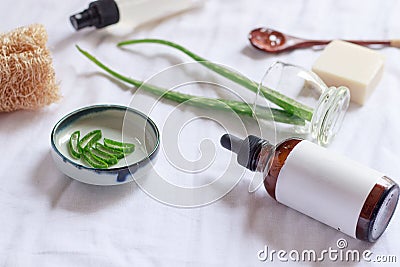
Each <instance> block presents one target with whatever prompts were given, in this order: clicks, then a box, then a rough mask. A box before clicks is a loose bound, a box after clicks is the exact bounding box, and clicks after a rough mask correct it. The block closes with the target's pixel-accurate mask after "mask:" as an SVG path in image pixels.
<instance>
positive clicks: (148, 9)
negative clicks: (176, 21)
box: [70, 0, 203, 34]
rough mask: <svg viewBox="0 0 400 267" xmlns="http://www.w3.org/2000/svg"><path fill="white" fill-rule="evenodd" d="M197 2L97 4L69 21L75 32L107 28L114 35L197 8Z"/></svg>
mask: <svg viewBox="0 0 400 267" xmlns="http://www.w3.org/2000/svg"><path fill="white" fill-rule="evenodd" d="M202 2H203V1H201V0H116V1H114V0H97V1H94V2H92V3H90V4H89V7H88V8H87V9H85V10H84V11H82V12H80V13H77V14H74V15H72V16H71V17H70V21H71V23H72V26H73V27H74V28H75V29H76V30H80V29H83V28H86V27H91V26H94V27H96V28H98V29H100V28H104V27H107V26H110V25H113V26H112V27H110V30H112V31H113V32H115V33H118V34H122V33H128V32H130V31H132V30H133V29H135V28H136V27H138V26H140V25H143V24H146V23H149V22H153V21H157V20H160V19H163V18H166V17H169V16H172V15H174V14H178V13H180V12H183V11H186V10H189V9H192V8H195V7H198V6H200V5H201V3H202ZM114 24H115V25H114Z"/></svg>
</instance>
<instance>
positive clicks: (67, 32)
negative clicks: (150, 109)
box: [0, 0, 400, 267]
mask: <svg viewBox="0 0 400 267" xmlns="http://www.w3.org/2000/svg"><path fill="white" fill-rule="evenodd" d="M87 4H88V1H79V0H74V1H72V0H71V1H51V0H40V1H22V0H13V1H11V0H3V1H2V8H1V9H0V18H1V20H2V22H1V24H0V30H1V31H8V30H11V29H12V28H15V27H18V26H21V25H27V24H31V23H36V22H38V23H42V24H44V25H45V26H46V28H47V30H48V33H49V42H48V45H49V47H50V49H51V51H52V53H53V59H54V67H55V69H56V75H57V79H58V80H59V81H60V87H61V92H62V95H63V99H62V100H61V101H60V102H59V103H57V104H53V105H51V106H50V107H48V108H44V109H43V110H40V111H36V112H30V111H18V112H13V113H3V114H0V125H1V129H0V140H1V141H2V147H1V151H2V159H1V161H0V170H1V171H0V174H1V186H0V211H1V212H0V229H1V237H0V265H1V266H43V267H44V266H59V267H62V266H98V267H100V266H262V265H265V264H270V262H261V261H259V260H258V258H257V253H258V252H259V251H260V250H262V249H264V246H265V245H267V246H268V248H269V249H270V250H280V249H282V250H286V251H288V252H289V251H290V250H298V251H300V252H301V251H302V250H306V249H308V250H310V249H314V250H316V251H317V252H320V251H322V250H324V249H328V248H329V247H332V248H333V249H337V245H336V242H337V240H338V239H339V238H344V239H346V240H347V242H348V247H347V248H348V249H355V250H358V251H361V252H362V251H364V250H366V249H370V250H371V251H372V252H373V255H394V256H396V257H397V262H399V261H400V253H399V240H400V223H399V222H400V219H399V218H400V216H399V211H397V212H396V213H395V215H394V217H393V219H392V221H391V223H390V225H389V227H388V229H387V231H386V232H385V233H384V235H383V236H382V237H381V239H380V240H379V241H378V242H377V243H375V244H374V245H370V244H367V243H365V242H362V241H358V240H355V239H352V238H350V237H348V236H346V235H344V234H342V233H340V232H338V231H336V230H334V229H331V228H329V227H327V226H325V225H323V224H321V223H319V222H317V221H315V220H312V219H310V218H308V217H306V216H304V215H302V214H300V213H298V212H296V211H294V210H291V209H289V208H287V207H285V206H283V205H280V204H279V203H277V202H275V201H274V200H272V198H270V197H269V196H267V193H266V192H265V191H264V189H263V188H260V189H259V190H258V191H257V192H256V193H253V194H249V193H248V190H247V187H248V183H249V181H248V179H242V180H241V181H240V182H239V183H238V184H237V186H236V187H235V188H234V189H233V190H232V191H231V192H230V193H228V194H227V195H226V196H225V197H223V198H222V199H220V200H219V201H216V202H215V203H213V204H210V205H206V206H203V207H201V208H193V209H182V208H175V207H171V206H167V205H164V204H162V203H160V202H158V201H156V200H155V199H153V198H151V197H150V196H148V195H147V194H146V193H144V192H143V191H142V190H141V189H140V188H138V186H137V185H136V184H135V183H130V184H126V185H123V186H116V187H99V186H91V185H86V184H83V183H80V182H77V181H75V180H72V179H70V178H68V177H66V176H64V175H63V174H62V173H60V172H59V171H58V170H57V169H56V167H55V165H54V164H53V162H52V159H51V156H50V153H49V151H50V149H51V148H50V132H51V130H52V127H53V126H54V124H55V123H56V122H57V121H58V120H59V119H60V118H61V117H62V116H64V115H65V114H67V113H69V112H71V111H73V110H75V109H77V108H79V107H82V106H87V105H91V104H98V103H113V104H120V105H129V102H130V99H131V97H132V92H131V91H130V90H129V89H130V87H128V86H126V85H123V84H121V83H119V82H116V81H115V80H113V79H109V78H108V76H106V75H104V74H103V72H101V71H99V69H98V68H97V67H96V66H94V65H93V64H92V63H91V62H89V61H88V60H87V59H85V58H84V57H83V56H82V55H81V54H79V53H78V51H77V50H76V48H75V44H79V45H80V46H81V47H82V48H84V49H87V50H88V51H90V52H91V53H93V54H94V55H96V56H97V57H98V58H99V59H101V60H102V61H104V62H105V63H107V64H108V65H109V66H112V67H114V69H116V70H119V71H120V72H122V73H125V74H126V75H128V76H132V77H135V78H138V79H147V78H149V77H151V76H152V75H154V74H156V73H158V72H159V71H161V70H163V69H164V68H166V67H168V66H171V65H174V64H177V63H181V62H191V60H190V59H188V58H187V57H186V56H185V55H182V54H181V53H179V52H176V51H174V50H172V49H170V48H166V47H162V46H155V45H137V46H136V47H135V48H133V47H132V48H130V49H129V51H123V50H120V49H118V48H117V47H116V46H115V44H116V43H117V42H118V41H122V40H126V39H133V38H143V37H151V38H165V39H168V40H172V41H175V42H177V43H180V44H182V45H184V46H185V47H187V48H190V49H191V50H193V51H195V52H196V53H198V54H199V55H202V56H204V57H205V58H207V59H209V60H212V61H216V62H220V63H223V64H226V65H228V66H231V67H232V68H235V69H237V70H240V71H241V72H242V73H244V74H246V75H247V76H248V77H250V78H252V79H254V80H256V81H259V80H260V79H261V77H262V75H263V73H264V71H265V70H266V68H267V66H269V65H270V64H271V63H272V62H273V61H275V60H277V59H279V60H282V61H285V62H290V63H293V64H298V65H301V66H304V67H306V68H311V65H312V63H313V62H314V60H315V59H316V58H317V57H318V55H319V53H320V52H319V51H313V50H311V49H305V50H297V51H294V52H291V53H284V54H280V55H267V54H264V53H262V52H259V51H256V50H255V49H253V48H252V47H251V46H250V45H249V43H248V41H247V34H248V32H249V31H250V30H251V29H253V28H255V27H259V26H269V27H272V28H276V29H278V30H281V31H283V32H286V33H289V34H293V35H297V36H301V37H308V38H350V39H357V38H359V39H386V38H398V37H399V36H400V27H399V26H398V14H399V13H400V1H395V0H393V1H379V0H375V1H361V0H357V1H344V0H340V1H333V0H329V1H317V0H312V1H295V0H290V1H262V0H254V1H245V0H240V1H228V0H221V1H208V2H206V3H205V5H204V7H203V8H201V9H198V10H193V11H191V12H186V13H183V14H181V15H179V16H175V17H172V18H169V19H167V20H163V21H162V22H160V23H158V24H157V23H156V24H151V25H148V26H144V27H141V28H139V29H137V30H136V31H135V32H133V33H132V34H130V35H129V36H125V37H118V36H112V35H109V34H108V33H107V32H105V31H95V30H82V31H80V32H74V30H73V28H72V26H71V25H70V23H69V21H68V17H69V15H71V14H74V13H75V12H77V11H81V10H82V9H83V8H86V7H87ZM155 8H156V7H155ZM380 52H381V53H382V54H384V55H385V56H386V66H385V73H384V76H383V79H382V81H381V82H380V84H379V85H378V88H377V89H376V91H375V92H374V93H373V95H372V96H371V98H370V99H369V101H368V102H367V104H366V105H365V106H364V107H361V108H360V107H357V106H355V105H351V107H350V109H349V111H348V114H347V117H346V118H345V121H344V124H343V127H342V129H341V131H340V133H339V135H338V136H337V138H336V139H335V141H334V142H333V143H332V145H331V146H330V147H329V149H331V150H334V151H337V152H339V153H342V154H344V155H347V156H348V157H350V158H352V159H355V160H357V161H359V162H361V163H363V164H366V165H368V166H371V167H373V168H375V169H377V170H379V171H382V172H384V173H387V174H388V176H390V177H393V178H394V179H397V181H398V182H400V180H399V179H400V169H399V168H398V165H397V164H398V163H399V162H400V156H399V152H398V150H400V139H399V137H398V132H399V131H400V125H399V123H398V117H399V116H400V105H399V99H400V80H399V78H398V77H399V74H400V67H399V64H398V62H399V53H400V52H399V50H398V49H395V48H385V49H382V50H381V51H380ZM209 95H210V96H211V97H213V96H215V94H213V93H212V92H210V94H209ZM143 99H144V101H149V103H151V101H154V98H153V97H152V96H149V95H148V96H146V97H144V98H143ZM158 108H159V109H160V112H158V113H157V114H154V116H152V117H153V118H154V120H155V121H156V122H157V121H159V120H162V118H163V116H164V115H165V114H167V112H169V111H170V110H171V109H172V103H171V102H163V103H161V104H160V106H159V107H158ZM139 109H140V107H139ZM187 112H193V109H186V108H182V114H185V113H187ZM195 123H196V124H194V125H193V126H192V127H189V128H188V129H187V133H185V134H184V135H183V136H184V137H182V138H183V139H182V142H183V146H184V145H186V148H184V149H183V150H184V151H183V154H185V153H187V154H185V155H187V157H188V158H190V159H196V157H198V156H199V155H198V149H197V147H198V144H200V140H201V139H202V138H204V137H213V140H218V138H219V136H220V135H221V133H222V132H223V131H222V130H221V129H220V128H218V127H216V126H215V125H213V126H209V124H210V122H208V121H202V120H200V121H196V122H195ZM159 126H160V128H161V125H159ZM199 129H201V130H199ZM216 129H219V130H216ZM185 138H188V139H185ZM185 140H186V141H185ZM185 142H186V143H185ZM193 142H194V143H193ZM193 144H194V145H193ZM188 146H190V147H188ZM217 146H218V144H217ZM196 153H197V154H196ZM216 153H217V156H216V159H215V164H218V162H219V161H220V160H223V158H224V157H228V156H229V153H228V152H227V151H224V150H222V149H221V148H220V147H217V148H216ZM157 164H159V165H160V166H161V167H163V166H164V167H166V166H169V165H168V162H167V161H166V160H165V157H164V156H163V152H162V151H160V155H159V159H158V161H157ZM166 175H167V176H168V177H171V179H172V178H174V177H175V176H179V171H178V170H176V169H173V168H171V169H168V171H167V173H166ZM238 175H240V173H238ZM249 175H250V173H249V172H246V173H245V178H246V177H247V176H249ZM211 178H212V177H211V176H210V177H204V176H202V175H199V176H196V175H193V176H192V177H191V178H190V179H191V180H190V181H189V182H185V181H183V182H182V183H188V184H190V183H192V184H198V183H200V184H201V183H204V182H205V181H207V179H211ZM196 179H201V182H198V181H197V180H196ZM325 262H326V263H332V262H331V261H329V260H326V261H325ZM273 263H274V264H279V263H280V261H279V260H277V258H274V261H273ZM289 263H292V264H293V262H290V261H289ZM281 264H282V265H283V264H286V263H281ZM299 264H302V265H314V264H316V263H310V262H301V263H299ZM354 265H357V266H363V265H366V263H365V261H362V260H361V261H360V262H359V263H357V262H356V263H354ZM376 266H380V264H378V263H376ZM392 266H395V264H393V265H392Z"/></svg>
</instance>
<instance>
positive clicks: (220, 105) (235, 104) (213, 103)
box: [76, 46, 305, 125]
mask: <svg viewBox="0 0 400 267" xmlns="http://www.w3.org/2000/svg"><path fill="white" fill-rule="evenodd" d="M76 47H77V49H78V50H79V51H80V52H81V53H82V54H83V55H84V56H86V57H87V58H88V59H89V60H90V61H92V62H93V63H95V64H96V65H97V66H99V67H100V68H101V69H103V70H104V71H106V72H107V73H109V74H110V75H112V76H113V77H115V78H117V79H119V80H121V81H124V82H126V83H129V84H132V85H134V86H135V87H138V88H139V87H141V88H142V89H143V90H145V91H146V92H150V93H153V94H155V95H158V96H161V97H163V98H165V99H168V100H172V101H174V102H178V103H185V104H187V105H192V106H197V107H201V108H209V109H216V110H223V111H231V112H232V111H234V112H236V113H237V114H238V115H244V116H250V117H257V118H259V119H265V120H274V121H276V122H281V123H287V124H293V125H304V124H305V121H304V119H302V118H300V117H298V116H296V115H294V114H292V113H290V112H287V111H285V110H281V109H275V108H271V109H270V111H269V110H267V111H266V112H261V109H259V108H257V109H256V114H254V112H253V110H252V109H251V107H250V106H249V105H248V104H247V103H244V102H240V101H234V100H225V99H215V98H206V97H199V96H193V95H189V94H183V93H179V92H175V91H168V90H165V89H163V88H160V87H157V86H154V85H150V84H147V83H143V82H142V81H139V80H135V79H132V78H129V77H127V76H124V75H122V74H120V73H118V72H116V71H114V70H112V69H110V68H109V67H107V66H106V65H104V64H103V63H101V62H100V61H99V60H97V59H96V58H95V57H94V56H93V55H91V54H90V53H89V52H87V51H85V50H83V49H81V48H80V47H79V46H76Z"/></svg>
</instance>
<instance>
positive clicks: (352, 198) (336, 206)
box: [275, 141, 384, 238]
mask: <svg viewBox="0 0 400 267" xmlns="http://www.w3.org/2000/svg"><path fill="white" fill-rule="evenodd" d="M382 176H384V175H383V174H382V173H380V172H378V171H375V170H372V169H370V168H367V167H365V166H362V165H361V164H359V163H357V162H355V161H352V160H350V159H348V158H345V157H343V156H339V155H337V154H335V153H332V152H330V151H328V150H327V149H325V148H323V147H320V146H318V145H316V144H313V143H311V142H309V141H301V142H300V143H299V144H297V145H296V147H295V148H294V149H293V150H292V152H291V153H290V154H289V156H288V158H287V159H286V162H285V164H284V165H283V167H282V169H281V171H280V174H279V177H278V181H277V184H276V190H275V195H276V199H277V200H278V201H279V202H280V203H282V204H285V205H286V206H288V207H291V208H293V209H295V210H297V211H300V212H302V213H304V214H306V215H308V216H310V217H312V218H314V219H316V220H318V221H320V222H323V223H325V224H327V225H329V226H331V227H333V228H336V229H338V230H339V231H341V232H343V233H345V234H348V235H350V236H352V237H354V238H355V237H356V226H357V221H358V218H359V215H360V212H361V209H362V207H363V205H364V202H365V200H366V199H367V196H368V194H369V193H370V191H371V190H372V188H373V187H374V186H375V184H376V183H377V181H378V179H379V178H381V177H382Z"/></svg>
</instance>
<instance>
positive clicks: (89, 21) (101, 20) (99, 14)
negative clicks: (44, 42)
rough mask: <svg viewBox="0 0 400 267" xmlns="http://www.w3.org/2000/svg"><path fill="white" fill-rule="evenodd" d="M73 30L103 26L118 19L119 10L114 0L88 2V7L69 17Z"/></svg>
mask: <svg viewBox="0 0 400 267" xmlns="http://www.w3.org/2000/svg"><path fill="white" fill-rule="evenodd" d="M69 20H70V21H71V24H72V26H74V28H75V30H80V29H82V28H86V27H90V26H95V27H96V28H98V29H99V28H103V27H106V26H108V25H111V24H115V23H117V22H118V21H119V10H118V6H117V3H115V1H114V0H98V1H95V2H92V3H90V4H89V8H88V9H85V10H84V11H82V12H81V13H78V14H75V15H72V16H71V17H69Z"/></svg>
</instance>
